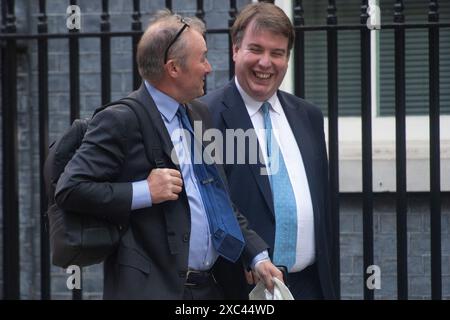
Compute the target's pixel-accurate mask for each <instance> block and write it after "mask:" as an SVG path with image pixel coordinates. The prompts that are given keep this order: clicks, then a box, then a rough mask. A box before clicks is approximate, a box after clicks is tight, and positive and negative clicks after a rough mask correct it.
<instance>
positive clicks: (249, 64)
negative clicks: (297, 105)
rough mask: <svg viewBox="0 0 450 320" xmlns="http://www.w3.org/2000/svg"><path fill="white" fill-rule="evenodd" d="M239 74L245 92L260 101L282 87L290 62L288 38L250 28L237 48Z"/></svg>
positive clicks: (236, 62)
mask: <svg viewBox="0 0 450 320" xmlns="http://www.w3.org/2000/svg"><path fill="white" fill-rule="evenodd" d="M233 60H234V62H235V74H236V77H237V79H238V82H239V84H240V85H241V86H242V88H243V89H244V91H245V92H246V93H247V94H248V95H249V96H251V97H252V98H253V99H255V100H257V101H265V100H267V99H269V98H270V97H271V96H272V95H273V94H274V93H275V92H276V91H277V90H278V88H279V86H280V85H281V82H282V81H283V78H284V75H285V74H286V70H287V68H288V63H289V50H288V39H287V38H286V37H285V36H283V35H282V34H277V33H274V32H272V31H270V30H266V29H255V27H254V22H253V21H252V22H250V24H249V25H248V26H247V28H246V30H245V33H244V37H243V38H242V41H241V44H240V46H239V47H238V46H236V45H234V46H233Z"/></svg>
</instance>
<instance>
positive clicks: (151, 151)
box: [116, 97, 166, 168]
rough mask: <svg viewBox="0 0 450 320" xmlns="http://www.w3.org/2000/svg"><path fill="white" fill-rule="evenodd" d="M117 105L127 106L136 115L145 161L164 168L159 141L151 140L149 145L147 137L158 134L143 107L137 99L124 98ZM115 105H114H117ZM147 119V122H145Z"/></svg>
mask: <svg viewBox="0 0 450 320" xmlns="http://www.w3.org/2000/svg"><path fill="white" fill-rule="evenodd" d="M117 103H120V104H124V105H126V106H128V107H129V108H130V109H131V110H133V111H134V113H135V114H136V118H137V119H138V122H139V127H140V129H141V133H142V138H143V140H144V147H145V153H146V155H147V159H148V160H149V161H150V162H152V160H153V161H154V162H155V165H156V167H157V168H165V167H166V166H165V164H164V160H163V153H162V150H161V145H160V143H159V139H153V140H152V141H153V144H152V145H150V142H149V140H148V139H149V137H150V136H154V137H158V136H159V134H158V133H157V132H156V129H155V126H154V125H153V122H152V120H151V118H150V116H149V115H148V113H147V112H146V111H145V106H144V105H143V104H142V103H141V102H140V101H139V100H137V99H134V98H130V97H126V98H122V99H120V100H119V101H117ZM117 103H116V104H117ZM144 119H147V120H148V121H145V120H144Z"/></svg>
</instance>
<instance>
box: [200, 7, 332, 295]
mask: <svg viewBox="0 0 450 320" xmlns="http://www.w3.org/2000/svg"><path fill="white" fill-rule="evenodd" d="M231 37H232V43H233V60H234V62H235V75H236V76H235V78H234V79H232V80H231V81H230V82H229V83H228V84H227V85H226V86H225V87H223V88H221V89H218V90H216V91H213V92H211V93H209V94H207V95H206V96H205V97H202V99H201V100H202V101H203V102H205V103H206V104H207V105H208V107H209V108H210V110H211V114H212V117H213V124H214V127H216V128H218V129H220V130H221V132H223V134H224V136H225V139H231V141H226V142H224V144H223V145H224V146H225V148H224V150H223V159H224V161H225V163H226V165H225V173H226V175H227V178H228V183H229V188H230V194H231V198H232V201H233V202H234V203H235V205H236V206H237V207H238V208H239V210H241V211H242V212H243V214H245V216H246V217H247V219H248V221H249V224H250V227H251V228H252V229H254V230H255V231H256V232H257V233H258V234H259V235H261V237H262V238H263V239H264V240H265V241H266V242H267V243H268V244H269V246H270V250H269V253H270V256H271V257H272V258H273V260H272V261H273V262H274V264H275V265H283V266H285V267H286V268H287V269H288V272H289V273H288V283H289V286H290V290H291V292H292V294H293V296H294V298H296V299H323V298H325V299H336V298H337V297H336V293H335V292H336V291H335V288H334V287H333V280H332V279H333V276H332V273H333V272H334V270H333V262H332V252H331V250H332V243H331V240H332V239H333V237H332V230H333V228H332V226H331V217H330V212H329V210H328V207H327V205H328V169H327V168H328V166H327V155H326V146H325V138H324V131H323V129H324V128H323V116H322V113H321V111H320V110H319V108H317V107H316V106H314V105H312V104H311V103H308V102H307V101H305V100H303V99H300V98H298V97H295V96H293V95H291V94H289V93H286V92H283V91H281V90H279V86H280V84H281V82H282V81H283V78H284V75H285V73H286V70H287V68H288V61H289V56H290V50H291V48H292V46H293V41H294V28H293V26H292V23H291V22H290V20H289V18H288V17H287V16H286V14H285V13H284V12H283V11H282V10H281V9H280V8H279V7H277V6H275V5H273V4H270V3H254V4H250V5H248V6H246V7H245V8H244V9H243V10H242V11H241V12H240V14H239V15H238V17H237V18H236V21H235V23H234V25H233V27H232V29H231ZM230 129H231V131H230ZM238 129H241V131H239V130H238ZM232 130H234V131H232ZM227 131H228V132H227ZM229 132H235V133H236V134H235V135H230V134H229ZM239 132H240V135H241V136H242V135H243V134H242V132H244V133H245V137H246V138H247V139H248V140H246V141H244V140H243V139H239V137H238V136H239V134H238V133H239ZM252 137H253V138H255V139H254V140H252V139H251V138H252ZM241 138H242V137H241ZM269 139H270V140H269ZM236 141H238V144H237V145H236ZM239 141H241V142H242V141H244V143H240V144H239ZM251 141H257V142H256V144H257V146H256V148H252V147H254V146H252V144H251ZM258 149H259V152H260V153H261V154H262V155H263V157H262V159H263V161H258V162H254V161H253V162H252V157H253V156H254V154H255V153H256V152H257V151H255V150H258ZM273 150H278V151H277V152H275V153H274V152H273ZM230 153H231V155H230ZM242 153H245V155H244V156H242ZM239 157H240V159H245V161H241V162H239ZM253 158H254V157H253ZM260 160H261V159H260ZM242 162H245V163H242ZM264 164H267V166H265V165H264ZM275 164H276V165H275ZM265 170H267V171H268V174H266V171H265ZM246 277H247V281H248V282H249V283H251V282H253V279H252V274H250V273H246Z"/></svg>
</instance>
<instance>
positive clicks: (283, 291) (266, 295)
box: [248, 277, 294, 300]
mask: <svg viewBox="0 0 450 320" xmlns="http://www.w3.org/2000/svg"><path fill="white" fill-rule="evenodd" d="M273 282H274V288H273V294H271V293H270V292H269V290H267V289H266V287H265V286H264V283H263V282H262V281H260V282H258V284H257V285H256V286H255V287H254V288H253V290H252V291H251V292H250V293H249V295H248V297H249V299H250V300H294V297H293V296H292V293H291V292H290V291H289V289H288V288H287V287H286V285H285V284H284V283H283V282H282V281H281V280H280V279H278V278H275V277H274V278H273Z"/></svg>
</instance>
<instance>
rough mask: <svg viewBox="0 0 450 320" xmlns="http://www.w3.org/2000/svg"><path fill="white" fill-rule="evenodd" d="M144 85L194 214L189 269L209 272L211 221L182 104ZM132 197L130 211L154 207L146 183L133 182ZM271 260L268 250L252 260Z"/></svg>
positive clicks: (212, 256)
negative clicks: (192, 157) (179, 114)
mask: <svg viewBox="0 0 450 320" xmlns="http://www.w3.org/2000/svg"><path fill="white" fill-rule="evenodd" d="M144 83H145V86H146V88H147V90H148V92H149V93H150V95H151V96H152V98H153V100H154V101H155V104H156V107H157V108H158V111H159V112H160V114H161V117H162V119H163V121H164V124H165V126H166V128H167V131H168V132H169V135H170V138H171V140H172V143H173V145H174V148H175V151H176V155H177V157H178V161H179V163H180V168H181V174H182V176H183V184H184V188H185V190H186V194H187V197H188V201H189V207H190V211H191V233H190V243H189V268H191V269H195V270H209V269H210V268H211V267H212V265H213V264H214V262H215V261H216V259H217V256H218V255H217V252H216V250H215V249H214V247H213V245H212V241H211V233H210V231H209V223H208V218H207V216H206V211H205V208H204V205H203V201H202V197H201V195H200V191H199V189H198V186H197V185H198V181H197V178H196V177H195V173H194V168H193V166H192V164H191V161H190V153H189V148H188V146H187V144H186V137H185V136H184V133H183V132H184V130H183V126H182V124H181V121H180V120H179V118H178V117H177V116H176V113H177V110H178V106H179V103H178V102H177V101H176V100H174V99H173V98H171V97H169V96H168V95H166V94H164V93H163V92H161V91H159V90H158V89H156V88H155V87H153V86H152V85H150V84H149V83H148V82H147V81H145V82H144ZM132 187H133V198H132V202H131V210H136V209H141V208H145V207H150V206H152V199H151V194H150V189H149V186H148V183H147V180H142V181H137V182H133V184H132ZM267 259H268V253H267V251H266V250H265V251H263V252H261V253H260V254H258V255H257V256H256V257H255V258H254V259H253V261H252V264H251V267H254V266H255V264H256V263H257V262H259V261H262V260H267Z"/></svg>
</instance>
